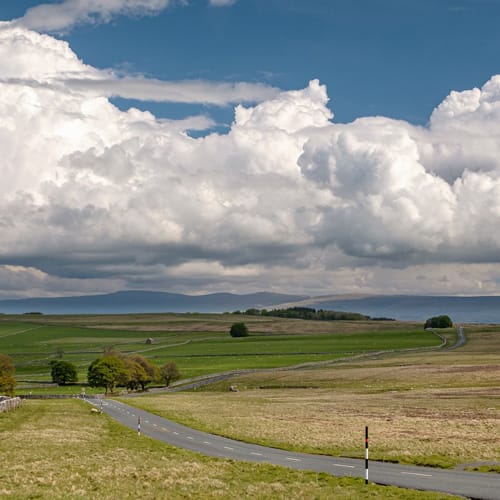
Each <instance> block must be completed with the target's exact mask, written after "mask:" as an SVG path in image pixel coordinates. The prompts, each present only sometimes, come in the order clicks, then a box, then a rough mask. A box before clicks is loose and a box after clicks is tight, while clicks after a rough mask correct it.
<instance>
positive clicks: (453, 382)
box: [127, 326, 500, 472]
mask: <svg viewBox="0 0 500 500" xmlns="http://www.w3.org/2000/svg"><path fill="white" fill-rule="evenodd" d="M466 332H467V335H468V342H467V344H466V345H465V347H462V348H460V349H457V350H450V351H433V352H430V351H427V352H425V353H424V352H411V353H408V352H407V353H395V354H394V353H393V354H385V355H377V356H369V357H366V358H363V359H356V360H355V361H345V362H341V363H337V364H332V365H331V366H324V367H321V368H315V369H299V370H286V371H279V372H274V373H273V372H257V373H250V374H246V375H241V376H239V377H237V378H232V379H231V380H228V381H224V382H221V383H219V384H217V385H215V386H211V387H209V388H205V389H204V390H202V391H200V390H198V391H195V392H192V393H177V394H168V395H156V396H147V395H146V396H141V397H139V398H134V399H133V400H132V401H131V404H134V405H137V406H140V407H142V408H145V409H148V410H150V411H153V412H154V413H157V414H161V415H164V416H167V417H170V418H172V419H174V420H177V421H179V422H182V423H185V424H187V425H190V426H193V427H196V428H199V429H202V430H206V431H209V432H214V433H217V434H221V435H225V436H228V437H232V438H235V439H241V440H243V441H248V442H254V443H259V444H265V445H270V446H274V447H278V448H285V449H293V450H299V451H306V452H314V453H323V454H332V455H335V456H339V455H340V456H347V457H357V458H362V456H363V449H362V447H361V446H360V443H361V442H362V434H363V430H364V426H365V425H368V426H369V428H370V436H371V437H370V456H371V457H372V458H373V459H375V460H383V461H390V462H399V463H408V464H416V465H429V466H436V467H448V468H449V467H456V466H460V465H463V466H464V467H465V468H470V469H475V468H476V469H479V470H483V471H493V472H500V441H499V440H498V439H496V438H495V437H494V436H499V435H500V365H499V363H498V352H500V333H499V331H498V328H497V327H489V326H482V327H481V326H476V327H469V328H466ZM229 385H236V386H237V387H238V389H239V392H230V391H229ZM127 401H128V400H127Z"/></svg>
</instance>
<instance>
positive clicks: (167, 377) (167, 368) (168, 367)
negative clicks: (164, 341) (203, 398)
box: [160, 361, 181, 387]
mask: <svg viewBox="0 0 500 500" xmlns="http://www.w3.org/2000/svg"><path fill="white" fill-rule="evenodd" d="M160 378H161V380H162V381H163V382H165V385H166V386H167V387H168V386H169V385H170V383H171V382H174V381H175V380H179V379H180V378H181V373H180V371H179V368H177V364H176V363H175V362H174V361H171V362H170V363H166V364H165V365H163V366H162V367H161V368H160Z"/></svg>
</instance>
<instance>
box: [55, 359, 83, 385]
mask: <svg viewBox="0 0 500 500" xmlns="http://www.w3.org/2000/svg"><path fill="white" fill-rule="evenodd" d="M50 374H51V376H52V382H55V383H56V384H57V385H66V384H73V383H75V382H77V381H78V374H77V371H76V366H75V365H74V364H73V363H69V362H68V361H62V360H59V361H54V360H53V361H51V362H50Z"/></svg>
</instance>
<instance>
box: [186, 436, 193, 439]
mask: <svg viewBox="0 0 500 500" xmlns="http://www.w3.org/2000/svg"><path fill="white" fill-rule="evenodd" d="M186 437H187V438H188V439H194V437H192V436H186Z"/></svg>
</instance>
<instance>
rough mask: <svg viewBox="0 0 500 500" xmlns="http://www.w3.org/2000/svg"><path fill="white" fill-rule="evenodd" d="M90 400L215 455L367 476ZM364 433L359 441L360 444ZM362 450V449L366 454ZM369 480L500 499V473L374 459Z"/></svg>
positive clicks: (356, 463) (321, 459) (354, 463)
mask: <svg viewBox="0 0 500 500" xmlns="http://www.w3.org/2000/svg"><path fill="white" fill-rule="evenodd" d="M88 402H89V403H91V404H92V405H94V406H96V407H97V408H102V411H103V412H104V413H106V414H108V415H109V416H111V417H112V418H114V419H116V420H117V421H118V422H120V423H122V424H124V425H126V426H128V427H130V428H131V429H135V430H137V429H138V422H139V419H140V431H141V435H145V436H149V437H151V438H154V439H158V440H160V441H163V442H165V443H169V444H171V445H174V446H177V447H179V448H185V449H188V450H192V451H195V452H198V453H203V454H205V455H210V456H213V457H219V458H227V459H233V460H243V461H247V462H262V463H271V464H275V465H282V466H284V467H289V468H292V469H299V470H310V471H316V472H327V473H329V474H332V475H334V476H351V477H359V478H363V477H364V475H365V469H364V461H363V460H356V459H345V458H334V457H330V456H325V455H312V454H306V453H296V452H289V451H286V450H280V449H276V448H268V447H265V446H259V445H254V444H248V443H243V442H240V441H235V440H232V439H228V438H224V437H221V436H216V435H214V434H208V433H205V432H201V431H197V430H194V429H191V428H189V427H186V426H183V425H180V424H177V423H175V422H172V421H170V420H167V419H165V418H162V417H159V416H157V415H153V414H152V413H149V412H146V411H144V410H140V409H138V408H134V407H132V406H128V405H126V404H124V403H121V402H117V401H114V400H111V399H105V400H101V399H100V398H97V397H96V398H89V399H88ZM362 437H363V436H361V437H360V442H361V443H362V442H363V440H362ZM362 451H363V450H360V454H362ZM369 479H370V481H372V482H375V483H378V484H384V485H394V486H401V487H405V488H414V489H420V490H433V491H440V492H444V493H452V494H455V495H462V496H464V497H468V498H474V499H484V500H500V475H495V474H480V473H476V472H464V471H458V470H443V469H434V468H429V467H414V466H406V465H396V464H386V463H380V462H370V468H369Z"/></svg>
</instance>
